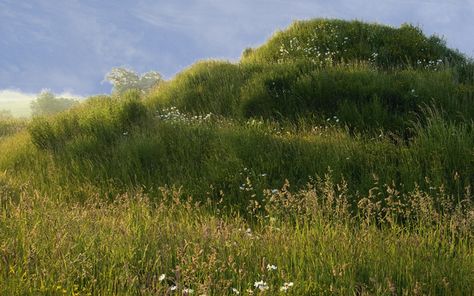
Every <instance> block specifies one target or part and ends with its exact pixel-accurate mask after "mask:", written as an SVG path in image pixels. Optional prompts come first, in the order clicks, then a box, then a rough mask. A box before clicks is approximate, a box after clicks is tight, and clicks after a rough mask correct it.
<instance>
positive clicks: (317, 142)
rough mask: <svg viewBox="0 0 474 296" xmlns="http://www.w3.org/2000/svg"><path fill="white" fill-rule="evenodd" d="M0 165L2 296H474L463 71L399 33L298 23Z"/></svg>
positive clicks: (470, 125) (427, 42)
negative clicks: (230, 59) (233, 57)
mask: <svg viewBox="0 0 474 296" xmlns="http://www.w3.org/2000/svg"><path fill="white" fill-rule="evenodd" d="M0 152H1V153H0V208H1V209H2V212H1V214H0V294H2V295H3V294H5V295H38V294H39V295H62V294H70V295H172V294H173V293H176V295H179V294H181V295H190V294H191V293H190V289H192V290H193V293H195V294H197V295H201V294H203V295H236V294H237V292H238V293H239V294H241V295H252V294H253V295H264V294H267V295H279V293H280V294H284V293H288V294H290V295H329V294H334V295H423V294H425V295H468V294H469V293H471V292H472V291H473V290H474V285H473V283H474V272H473V271H474V245H473V242H474V241H473V239H474V235H473V234H474V217H473V213H474V208H473V202H474V198H473V193H472V185H473V184H474V64H473V61H472V60H470V59H469V58H467V57H465V56H464V55H463V54H461V53H459V52H458V51H456V50H453V49H450V48H447V47H446V45H445V43H444V42H443V41H442V40H441V39H440V38H438V37H436V36H431V37H427V36H425V35H424V34H423V32H422V31H421V30H420V29H419V28H417V27H414V26H411V25H403V26H402V27H400V28H393V27H388V26H384V25H379V24H367V23H363V22H359V21H342V20H328V19H316V20H311V21H299V22H295V23H294V24H292V25H291V26H290V27H289V28H288V29H286V30H284V31H280V32H276V33H275V34H274V36H272V37H271V38H270V39H269V40H268V41H267V42H266V43H265V44H263V45H262V46H260V47H258V48H255V49H247V50H245V51H244V53H243V55H242V58H241V60H240V61H239V62H237V63H230V62H227V61H217V60H210V61H200V62H197V63H196V64H194V65H192V66H190V67H189V68H188V69H185V70H184V71H182V72H181V73H179V74H177V75H176V77H174V78H173V79H171V80H169V81H166V82H163V83H161V84H159V85H158V86H156V87H155V88H154V89H153V90H152V91H150V92H148V93H142V92H139V91H128V92H126V93H124V94H114V95H111V96H97V97H91V98H89V99H87V100H85V101H84V102H82V103H80V104H77V105H74V106H73V107H72V108H71V109H70V110H67V111H65V112H62V113H59V114H56V115H51V116H43V117H35V118H33V119H31V120H29V121H27V122H25V121H23V120H16V119H12V118H3V119H2V118H0ZM162 275H164V276H162ZM290 283H291V284H290Z"/></svg>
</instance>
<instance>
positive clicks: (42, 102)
mask: <svg viewBox="0 0 474 296" xmlns="http://www.w3.org/2000/svg"><path fill="white" fill-rule="evenodd" d="M76 104H78V101H77V100H74V99H66V98H57V97H56V96H55V95H54V94H53V93H52V92H50V91H42V92H41V93H40V94H39V96H38V98H36V100H34V101H32V102H31V111H32V115H33V116H45V115H52V114H56V113H59V112H62V111H65V110H68V109H70V108H72V107H74V106H75V105H76Z"/></svg>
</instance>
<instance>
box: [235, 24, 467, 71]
mask: <svg viewBox="0 0 474 296" xmlns="http://www.w3.org/2000/svg"><path fill="white" fill-rule="evenodd" d="M302 60H303V61H305V62H311V63H312V64H315V65H318V66H326V65H333V64H335V63H341V62H344V63H347V62H353V61H367V62H369V63H371V64H373V65H375V66H377V67H380V68H384V69H391V68H406V67H414V68H424V69H433V70H434V69H437V68H438V67H439V66H440V65H442V64H445V63H448V64H459V63H462V62H464V61H465V59H464V57H463V56H462V55H461V54H460V53H459V52H457V51H454V50H451V49H449V48H447V47H446V45H445V44H444V42H443V41H442V40H441V39H440V38H438V37H436V36H431V37H426V36H425V35H424V34H423V32H422V31H421V30H420V29H419V28H417V27H414V26H412V25H402V26H401V27H400V28H393V27H389V26H384V25H379V24H368V23H363V22H360V21H342V20H329V19H315V20H310V21H297V22H294V23H293V24H292V25H291V26H290V27H289V28H288V29H286V30H284V31H281V32H278V33H276V34H275V35H274V36H273V37H272V38H270V40H268V42H267V43H265V44H264V45H262V46H261V47H259V48H256V49H247V50H246V51H244V54H243V56H242V61H243V62H257V63H264V64H268V63H288V62H298V61H302Z"/></svg>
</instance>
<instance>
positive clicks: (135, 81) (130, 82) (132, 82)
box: [105, 68, 162, 94]
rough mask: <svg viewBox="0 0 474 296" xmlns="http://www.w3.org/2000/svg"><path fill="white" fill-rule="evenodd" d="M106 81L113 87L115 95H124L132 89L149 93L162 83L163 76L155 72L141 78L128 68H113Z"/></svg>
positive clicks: (145, 74)
mask: <svg viewBox="0 0 474 296" xmlns="http://www.w3.org/2000/svg"><path fill="white" fill-rule="evenodd" d="M105 80H106V81H109V82H110V83H111V84H112V85H113V90H112V92H113V93H117V94H122V93H124V92H125V91H127V90H131V89H136V90H140V91H141V92H147V91H149V90H150V89H151V88H152V87H153V86H155V85H156V84H158V83H160V82H161V81H162V76H161V74H160V73H158V72H155V71H150V72H147V73H144V74H143V75H141V76H140V75H139V74H138V73H136V72H135V71H133V70H130V69H127V68H112V70H110V72H109V73H107V75H106V76H105Z"/></svg>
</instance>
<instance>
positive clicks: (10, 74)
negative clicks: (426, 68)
mask: <svg viewBox="0 0 474 296" xmlns="http://www.w3.org/2000/svg"><path fill="white" fill-rule="evenodd" d="M321 17H323V18H340V19H346V20H354V19H357V20H362V21H367V22H377V23H382V24H387V25H392V26H400V25H401V24H403V23H411V24H414V25H418V26H420V27H421V28H422V29H423V31H424V32H425V33H426V34H428V35H431V34H437V35H439V36H441V37H444V38H445V39H446V41H447V44H448V46H449V47H452V48H457V49H459V50H460V51H461V52H463V53H465V54H466V55H468V56H470V57H473V56H474V38H472V36H473V32H474V0H442V1H440V0H411V1H409V0H374V1H369V0H360V1H358V0H352V1H347V0H331V1H328V0H287V1H283V0H234V1H230V0H186V1H182V0H172V1H163V0H101V1H97V0H24V1H18V0H0V109H2V105H1V104H2V102H4V104H3V105H4V106H5V102H7V101H8V102H12V101H17V102H19V101H28V100H31V98H34V96H35V95H36V94H38V93H39V92H40V91H41V90H43V89H50V90H51V91H53V92H55V93H58V94H59V93H67V94H70V95H72V96H82V97H84V96H88V95H94V94H101V93H110V90H111V85H110V84H108V83H107V82H104V76H105V74H106V73H107V72H108V71H110V69H111V68H113V67H128V68H131V69H133V70H135V71H137V72H139V73H143V72H147V71H150V70H154V71H158V72H160V73H162V74H163V75H164V77H165V78H167V79H169V78H171V77H172V76H173V75H174V74H176V73H178V72H180V71H181V70H183V69H184V68H186V67H187V66H189V65H191V64H193V63H194V62H196V61H198V60H202V59H210V58H218V59H227V60H231V61H237V60H238V59H239V57H240V54H241V53H242V51H243V50H244V49H245V48H247V47H256V46H258V45H260V44H262V43H264V42H265V40H267V39H268V38H269V37H270V36H271V35H272V34H273V33H274V32H275V31H277V30H281V29H284V28H285V27H287V26H288V25H289V24H291V22H292V21H294V20H301V19H311V18H321Z"/></svg>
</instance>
